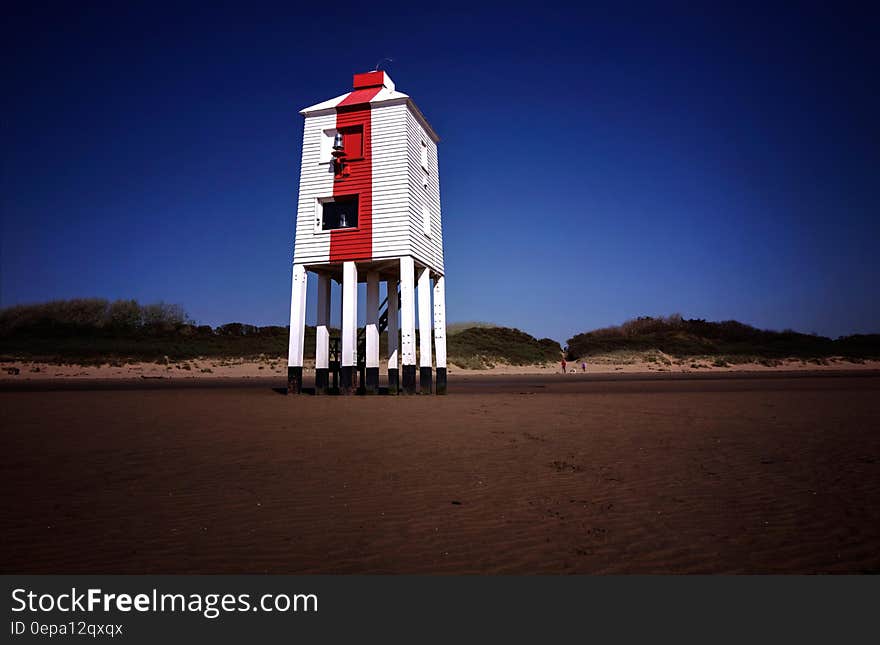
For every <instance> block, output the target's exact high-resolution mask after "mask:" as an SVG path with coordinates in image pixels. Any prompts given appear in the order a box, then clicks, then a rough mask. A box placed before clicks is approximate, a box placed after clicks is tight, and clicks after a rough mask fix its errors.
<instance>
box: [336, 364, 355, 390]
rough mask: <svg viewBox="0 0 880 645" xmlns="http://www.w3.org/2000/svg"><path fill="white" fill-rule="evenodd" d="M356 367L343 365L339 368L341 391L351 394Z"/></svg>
mask: <svg viewBox="0 0 880 645" xmlns="http://www.w3.org/2000/svg"><path fill="white" fill-rule="evenodd" d="M353 378H354V367H352V366H351V365H343V366H342V367H341V368H339V393H340V394H351V393H352V387H353V380H352V379H353Z"/></svg>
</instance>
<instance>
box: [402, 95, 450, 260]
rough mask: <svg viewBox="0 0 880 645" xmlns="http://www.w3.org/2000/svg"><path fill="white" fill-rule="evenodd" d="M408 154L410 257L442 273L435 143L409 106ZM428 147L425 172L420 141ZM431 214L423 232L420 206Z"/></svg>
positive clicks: (407, 116)
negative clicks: (426, 171) (427, 230)
mask: <svg viewBox="0 0 880 645" xmlns="http://www.w3.org/2000/svg"><path fill="white" fill-rule="evenodd" d="M406 125H407V134H408V139H407V143H408V145H407V156H408V161H409V164H408V165H409V168H408V171H409V172H408V175H409V194H410V203H409V230H410V239H411V240H412V247H411V253H412V255H413V257H414V258H415V259H416V260H417V261H419V262H422V263H423V264H425V265H427V266H429V267H430V268H431V269H433V270H434V271H436V272H437V273H440V274H443V273H444V269H443V233H442V227H441V214H440V177H439V172H438V169H439V167H440V165H439V164H438V163H437V161H438V160H437V144H436V143H435V142H434V140H433V138H432V137H431V136H429V134H428V132H427V131H426V130H425V128H424V127H423V126H422V124H421V122H420V120H419V119H418V118H417V117H416V115H415V113H414V112H413V111H412V110H411V109H407V112H406ZM423 143H424V144H425V145H426V146H427V152H428V175H427V186H425V170H424V169H423V168H422V144H423ZM425 208H427V209H428V212H429V213H430V216H431V234H430V235H425V232H424V228H423V220H424V218H423V209H425Z"/></svg>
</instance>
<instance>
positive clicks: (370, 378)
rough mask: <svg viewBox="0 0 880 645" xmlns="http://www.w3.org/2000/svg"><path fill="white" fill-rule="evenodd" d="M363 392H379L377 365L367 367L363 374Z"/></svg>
mask: <svg viewBox="0 0 880 645" xmlns="http://www.w3.org/2000/svg"><path fill="white" fill-rule="evenodd" d="M364 393H365V394H378V393H379V368H378V367H368V368H367V371H366V374H365V375H364Z"/></svg>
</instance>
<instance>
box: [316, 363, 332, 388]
mask: <svg viewBox="0 0 880 645" xmlns="http://www.w3.org/2000/svg"><path fill="white" fill-rule="evenodd" d="M329 391H330V370H329V369H327V368H326V367H319V368H317V369H315V394H327V393H328V392H329Z"/></svg>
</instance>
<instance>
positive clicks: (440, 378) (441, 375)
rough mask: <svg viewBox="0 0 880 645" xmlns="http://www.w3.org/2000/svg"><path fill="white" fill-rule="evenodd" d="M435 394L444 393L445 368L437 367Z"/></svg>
mask: <svg viewBox="0 0 880 645" xmlns="http://www.w3.org/2000/svg"><path fill="white" fill-rule="evenodd" d="M436 393H437V394H441V395H442V394H446V368H445V367H438V368H437V389H436Z"/></svg>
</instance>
